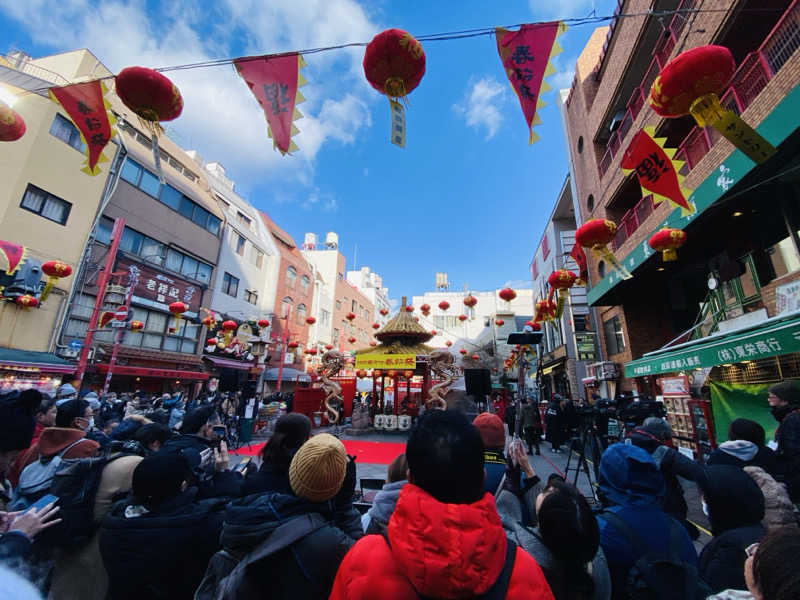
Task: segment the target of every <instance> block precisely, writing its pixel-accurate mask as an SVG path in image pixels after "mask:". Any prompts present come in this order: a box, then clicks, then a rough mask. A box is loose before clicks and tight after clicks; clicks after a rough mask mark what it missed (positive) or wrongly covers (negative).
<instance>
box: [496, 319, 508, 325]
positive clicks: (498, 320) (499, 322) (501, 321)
mask: <svg viewBox="0 0 800 600" xmlns="http://www.w3.org/2000/svg"><path fill="white" fill-rule="evenodd" d="M494 324H495V325H497V326H498V327H502V326H503V325H505V324H506V322H505V321H503V319H495V321H494Z"/></svg>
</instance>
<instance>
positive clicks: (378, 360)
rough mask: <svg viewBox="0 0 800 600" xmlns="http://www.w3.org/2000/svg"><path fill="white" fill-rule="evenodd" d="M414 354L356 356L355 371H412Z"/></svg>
mask: <svg viewBox="0 0 800 600" xmlns="http://www.w3.org/2000/svg"><path fill="white" fill-rule="evenodd" d="M416 366H417V357H416V355H414V354H356V369H413V368H415V367H416Z"/></svg>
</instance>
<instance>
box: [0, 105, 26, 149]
mask: <svg viewBox="0 0 800 600" xmlns="http://www.w3.org/2000/svg"><path fill="white" fill-rule="evenodd" d="M25 129H26V128H25V119H23V118H22V117H21V116H20V114H19V113H18V112H17V111H15V110H13V109H12V108H11V107H10V106H9V105H8V104H6V103H5V102H3V101H0V142H16V141H17V140H18V139H19V138H21V137H22V136H23V135H25Z"/></svg>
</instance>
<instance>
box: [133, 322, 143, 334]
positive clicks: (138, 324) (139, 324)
mask: <svg viewBox="0 0 800 600" xmlns="http://www.w3.org/2000/svg"><path fill="white" fill-rule="evenodd" d="M142 329H144V323H142V322H141V321H131V331H133V332H134V333H136V332H139V331H141V330H142Z"/></svg>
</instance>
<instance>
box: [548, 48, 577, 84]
mask: <svg viewBox="0 0 800 600" xmlns="http://www.w3.org/2000/svg"><path fill="white" fill-rule="evenodd" d="M577 60H578V59H577V58H576V57H572V58H565V56H564V54H557V55H556V56H554V57H553V58H551V59H550V63H551V64H552V65H553V68H554V69H555V70H556V72H555V73H554V74H553V75H551V76H549V77H548V78H547V82H548V83H549V84H550V87H551V88H553V89H554V90H561V89H564V88H569V87H571V86H572V80H573V79H574V78H575V63H576V62H577Z"/></svg>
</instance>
